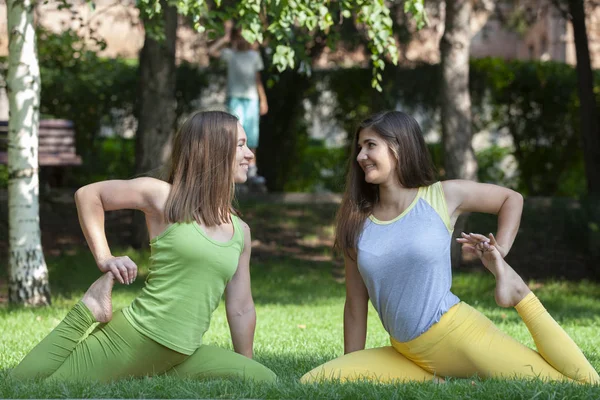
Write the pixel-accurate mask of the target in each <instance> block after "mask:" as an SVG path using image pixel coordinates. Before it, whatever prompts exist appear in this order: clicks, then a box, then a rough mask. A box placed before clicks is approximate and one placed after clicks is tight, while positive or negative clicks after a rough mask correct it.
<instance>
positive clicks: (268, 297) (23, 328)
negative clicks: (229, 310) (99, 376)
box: [0, 207, 600, 400]
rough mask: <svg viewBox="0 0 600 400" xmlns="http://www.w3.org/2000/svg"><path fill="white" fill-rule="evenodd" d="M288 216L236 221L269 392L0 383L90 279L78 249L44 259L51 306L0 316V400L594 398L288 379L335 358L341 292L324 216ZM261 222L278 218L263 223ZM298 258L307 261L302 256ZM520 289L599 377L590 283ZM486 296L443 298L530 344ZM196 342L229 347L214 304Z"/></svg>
mask: <svg viewBox="0 0 600 400" xmlns="http://www.w3.org/2000/svg"><path fill="white" fill-rule="evenodd" d="M290 210H291V211H290ZM279 211H281V212H279ZM288 211H289V213H288V214H285V213H284V212H283V211H282V210H281V209H279V210H278V211H276V212H273V210H272V209H271V208H266V207H265V208H261V207H254V208H253V209H252V212H248V213H247V215H246V220H247V221H249V222H250V223H251V226H252V227H253V233H254V238H255V239H256V238H258V240H259V241H260V242H261V243H259V244H257V246H256V247H257V251H256V254H255V257H254V259H253V262H252V284H253V293H254V300H255V303H256V309H257V315H258V323H257V330H256V337H255V348H254V350H255V358H256V360H257V361H259V362H261V363H263V364H265V365H266V366H268V367H269V368H271V369H272V370H273V371H275V372H276V373H277V374H278V376H279V378H280V380H279V382H278V383H277V384H275V385H267V384H254V383H252V382H239V381H228V380H224V381H219V380H205V381H193V380H179V379H177V380H176V379H173V378H165V377H153V378H143V379H127V380H123V381H119V382H116V383H112V384H96V383H91V384H90V383H84V382H80V383H68V384H67V383H48V382H43V381H39V380H38V381H30V382H22V383H21V382H15V381H12V380H11V379H9V378H7V377H6V376H7V373H8V371H9V370H10V369H11V368H12V367H14V366H15V365H16V364H17V363H18V362H19V361H20V360H21V359H22V358H23V356H24V355H25V354H26V353H27V352H28V351H30V350H31V349H32V347H33V346H34V345H35V344H36V343H37V342H39V341H40V340H41V339H42V338H43V337H44V336H45V335H46V334H47V333H48V332H49V331H51V330H52V328H53V327H54V326H55V325H56V324H57V323H58V322H59V321H60V319H61V318H62V317H63V316H64V315H65V314H66V313H67V311H68V310H69V308H70V307H71V306H72V305H73V304H74V303H75V302H76V301H77V300H78V299H79V298H80V297H81V296H82V294H83V292H84V291H85V290H86V288H87V287H88V286H89V285H90V284H91V283H92V282H93V280H94V279H95V278H96V277H97V276H98V273H97V270H96V269H95V265H94V263H93V259H92V257H91V255H89V254H88V253H87V252H85V251H84V250H79V251H75V253H74V254H71V255H65V254H63V255H62V256H60V257H56V258H48V259H47V262H48V265H49V268H50V274H51V280H52V288H53V305H52V307H47V308H42V309H24V308H8V307H0V321H2V322H1V324H0V398H33V397H35V398H311V399H312V398H331V399H346V398H347V399H355V398H377V399H379V398H381V399H427V400H430V399H456V398H461V399H462V398H465V399H469V398H476V399H480V398H485V399H512V398H519V399H521V398H536V399H563V398H569V399H575V398H578V399H598V398H600V387H599V386H594V387H592V386H583V385H574V384H567V383H551V384H548V383H542V382H539V381H501V380H488V381H481V380H478V379H466V380H461V379H451V380H449V381H448V383H447V384H443V385H439V384H431V383H420V384H416V383H415V384H402V385H381V384H369V383H365V382H361V383H353V384H340V383H328V384H315V385H301V384H300V383H298V379H299V378H300V377H301V376H302V375H303V374H304V373H305V372H307V371H309V370H310V369H312V368H314V367H315V366H317V365H319V364H321V363H323V362H326V361H328V360H330V359H332V358H334V357H337V356H339V355H341V354H342V352H343V334H342V309H343V304H344V284H343V282H342V280H341V279H340V264H339V262H337V261H335V260H332V259H331V257H330V253H331V251H330V250H329V249H328V246H325V245H322V243H321V244H319V243H317V242H319V240H320V239H322V240H325V241H326V238H327V237H330V235H331V227H330V225H328V224H327V223H326V222H327V221H330V219H327V218H325V220H323V219H321V220H320V219H319V218H317V217H315V214H314V213H313V212H311V211H310V208H304V207H297V208H293V207H292V208H290V209H288ZM325 212H326V214H327V215H331V209H327V208H326V211H325ZM268 214H271V215H278V216H277V217H276V218H275V217H273V218H269V217H268ZM286 215H287V216H286ZM319 221H320V223H319ZM324 221H325V222H324ZM290 226H291V227H292V228H290ZM292 231H293V232H292ZM286 232H287V233H286ZM283 233H286V234H287V235H288V236H285V235H284V234H283ZM292 233H293V234H292ZM269 235H273V236H277V237H279V238H285V239H281V240H280V242H279V245H278V246H270V245H269V243H270V239H269V237H270V236H269ZM328 235H329V236H328ZM294 237H295V238H296V239H293V240H292V238H294ZM323 238H325V239H323ZM294 246H295V247H294ZM290 249H291V250H290ZM294 249H301V250H302V251H293V250H294ZM126 253H127V254H128V255H129V256H130V257H131V258H132V259H133V260H134V261H136V262H137V263H138V266H139V267H140V273H141V274H142V275H143V274H145V273H146V271H147V261H146V260H147V256H148V254H147V253H144V252H136V251H132V250H128V251H126ZM307 254H308V255H309V256H310V257H312V258H309V259H307V258H306V255H307ZM142 282H143V279H138V280H137V282H136V283H135V284H134V285H132V286H131V287H124V286H120V285H117V286H116V287H115V290H114V297H113V299H114V304H115V308H120V307H123V306H125V305H127V304H128V303H129V302H130V301H131V300H132V299H133V298H134V297H135V295H136V294H137V293H138V291H139V290H140V289H141V287H142ZM530 284H532V285H533V287H535V290H536V293H537V295H538V296H539V297H540V299H541V300H542V302H543V303H544V304H545V305H546V307H547V308H548V309H549V311H550V312H551V314H552V315H553V316H554V317H555V318H556V320H557V321H558V322H559V323H560V324H561V325H562V326H563V327H564V328H565V330H566V331H567V332H568V333H569V334H570V335H571V336H572V337H573V338H574V339H575V341H576V342H577V343H578V344H579V345H580V347H581V348H582V349H583V351H584V353H585V355H586V356H587V357H588V359H589V360H590V362H591V363H592V365H593V366H594V367H595V368H596V369H597V370H599V369H600V301H599V299H600V285H599V284H597V283H592V282H586V281H582V282H560V281H550V282H530ZM493 288H494V280H493V277H492V276H491V275H489V274H486V273H484V272H483V271H482V272H480V273H479V272H472V273H459V274H455V278H454V288H453V290H454V292H455V293H456V294H457V295H458V296H459V297H460V298H461V299H462V300H464V301H466V302H468V303H469V304H471V305H473V306H474V307H476V308H477V309H479V310H480V311H482V312H483V313H484V314H485V315H487V316H488V317H489V318H491V319H492V320H493V321H494V322H495V323H496V324H497V325H498V326H499V327H500V328H501V329H502V330H504V331H506V332H507V333H509V334H510V335H512V336H513V337H515V338H517V339H518V340H519V341H521V342H523V343H525V344H526V345H528V346H531V347H533V346H534V345H533V341H532V339H531V337H530V336H529V334H528V332H527V330H526V328H525V326H524V324H523V323H522V322H521V320H520V319H519V317H518V315H517V313H516V312H515V311H514V310H512V309H510V310H507V309H501V308H498V307H497V306H496V305H495V303H494V299H493ZM205 342H206V343H210V344H215V345H219V346H223V347H226V348H231V343H230V336H229V329H228V326H227V323H226V318H225V312H224V307H223V304H221V306H220V307H219V308H218V309H217V311H216V312H215V314H214V316H213V320H212V325H211V329H210V330H209V332H208V333H207V334H206V336H205ZM387 345H389V339H388V335H387V334H386V333H385V331H384V330H383V328H382V326H381V323H380V322H379V320H378V318H377V315H376V313H375V312H374V310H373V309H372V308H371V309H370V311H369V326H368V338H367V347H376V346H387Z"/></svg>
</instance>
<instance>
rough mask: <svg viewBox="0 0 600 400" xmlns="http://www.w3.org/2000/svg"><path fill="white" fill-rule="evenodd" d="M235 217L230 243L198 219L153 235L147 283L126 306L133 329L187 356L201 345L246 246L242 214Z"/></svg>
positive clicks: (127, 316)
mask: <svg viewBox="0 0 600 400" xmlns="http://www.w3.org/2000/svg"><path fill="white" fill-rule="evenodd" d="M231 218H232V220H233V226H234V233H233V236H232V237H231V239H230V240H229V241H227V242H219V241H215V240H213V239H211V238H210V237H209V236H208V235H207V234H206V233H205V232H204V231H203V229H202V228H201V227H200V226H199V225H198V224H197V223H196V222H191V223H175V224H172V225H170V226H169V227H168V228H167V229H166V230H165V231H164V232H163V233H161V234H160V235H159V236H157V237H155V238H154V239H152V241H151V242H150V247H151V251H152V254H151V257H150V262H151V263H150V270H149V272H148V277H147V278H146V285H145V287H144V289H143V290H142V293H141V294H140V295H139V296H138V297H137V298H136V299H135V300H134V301H133V302H132V303H131V305H129V306H128V307H126V308H125V309H124V310H123V313H124V315H125V318H127V320H128V321H129V322H130V323H131V324H132V325H133V327H134V328H136V329H137V330H138V331H139V332H141V333H143V334H144V335H146V336H148V337H149V338H151V339H153V340H155V341H156V342H158V343H160V344H162V345H163V346H166V347H168V348H170V349H172V350H175V351H178V352H180V353H183V354H187V355H190V354H192V353H193V352H194V351H195V350H196V349H197V348H198V347H200V345H201V344H202V336H203V335H204V333H205V332H206V331H207V330H208V328H209V325H210V320H211V316H212V313H213V312H214V310H215V309H216V308H217V306H218V305H219V302H220V300H221V297H222V295H223V293H224V291H225V286H226V285H227V283H228V282H229V281H230V280H231V278H232V276H233V274H234V273H235V272H236V270H237V266H238V261H239V258H240V254H241V253H242V250H243V248H244V235H243V232H242V229H241V227H240V224H239V222H238V218H237V217H236V216H234V215H232V216H231Z"/></svg>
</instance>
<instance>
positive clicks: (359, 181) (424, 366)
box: [302, 111, 600, 383]
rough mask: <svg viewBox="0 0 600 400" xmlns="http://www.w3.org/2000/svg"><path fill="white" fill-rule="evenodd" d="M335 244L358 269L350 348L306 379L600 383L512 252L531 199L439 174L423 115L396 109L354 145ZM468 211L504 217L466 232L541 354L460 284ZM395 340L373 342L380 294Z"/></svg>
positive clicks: (352, 270)
mask: <svg viewBox="0 0 600 400" xmlns="http://www.w3.org/2000/svg"><path fill="white" fill-rule="evenodd" d="M352 147H353V151H352V156H351V157H352V158H351V160H350V169H349V172H348V178H347V182H346V190H345V193H344V197H343V200H342V204H341V207H340V210H339V212H338V218H337V227H336V239H335V247H336V248H337V249H338V250H341V251H343V253H344V258H345V268H346V304H345V307H344V353H345V355H344V356H342V357H339V358H337V359H335V360H332V361H330V362H328V363H326V364H324V365H321V366H319V367H317V368H315V369H313V370H312V371H310V372H308V373H307V374H306V375H304V376H303V377H302V381H303V382H312V381H315V380H328V379H341V380H357V379H361V380H362V379H367V380H374V381H379V382H390V381H426V380H437V381H442V380H443V378H444V377H458V378H467V377H471V376H473V375H477V376H479V377H481V378H484V379H485V378H499V377H501V378H507V379H509V378H541V379H543V380H572V381H576V382H581V383H600V378H599V376H598V373H597V372H596V371H595V370H594V368H593V367H592V366H591V365H590V363H589V362H588V361H587V359H586V358H585V356H584V355H583V353H582V352H581V350H580V349H579V348H578V347H577V345H576V344H575V343H574V342H573V340H571V338H570V337H569V336H568V335H567V334H566V333H565V331H564V330H563V329H562V328H561V327H560V326H559V325H558V324H557V323H556V322H555V321H554V319H553V318H552V317H551V316H550V314H549V313H548V312H547V311H546V310H545V308H544V307H543V306H542V304H541V303H540V301H539V300H538V298H537V297H536V296H535V295H534V294H533V293H532V292H531V290H530V289H529V288H528V287H527V285H526V284H525V282H524V281H523V280H522V279H521V278H520V277H519V275H518V274H517V273H516V272H515V271H514V270H513V269H512V268H511V267H510V266H509V265H508V264H507V263H506V262H505V261H504V257H505V256H506V254H507V253H508V252H509V250H510V248H511V246H512V244H513V241H514V239H515V236H516V234H517V231H518V228H519V223H520V219H521V212H522V208H523V197H522V196H521V195H520V194H519V193H517V192H514V191H512V190H510V189H507V188H503V187H500V186H496V185H490V184H481V183H476V182H471V181H467V180H448V181H444V182H436V180H435V174H434V168H433V164H432V162H431V157H430V155H429V152H428V150H427V146H426V145H425V141H424V140H423V135H422V133H421V129H420V127H419V125H418V123H417V122H416V121H415V120H414V119H413V118H412V117H410V116H409V115H407V114H405V113H403V112H398V111H386V112H382V113H379V114H376V115H374V116H372V117H371V118H369V119H367V120H365V121H363V122H362V124H361V125H360V126H359V128H358V130H357V132H356V135H355V138H354V142H353V144H352ZM463 212H483V213H490V214H496V215H498V230H497V234H496V236H494V235H492V234H490V235H489V236H488V237H486V236H483V235H479V234H468V235H467V234H464V233H463V234H462V237H461V238H459V239H457V240H458V241H459V242H460V243H462V244H463V248H464V249H465V250H466V251H470V252H473V253H474V254H476V255H477V256H479V258H480V259H481V260H482V262H483V264H484V266H485V267H486V268H487V269H488V270H490V272H492V273H493V274H494V276H495V278H496V291H495V297H496V302H497V303H498V305H499V306H501V307H515V309H516V310H517V312H518V313H519V315H520V316H521V318H522V319H523V322H524V323H525V324H526V326H527V328H528V329H529V331H530V333H531V335H532V337H533V339H534V341H535V344H536V347H537V350H538V351H534V350H532V349H530V348H528V347H526V346H524V345H523V344H521V343H519V342H517V341H516V340H515V339H513V338H511V337H509V336H508V335H506V334H505V333H503V332H502V331H500V330H499V329H498V328H497V327H496V326H494V324H493V323H492V322H491V321H490V320H489V319H487V318H486V317H485V316H484V315H482V314H481V313H480V312H478V311H477V310H475V309H473V308H472V307H470V306H469V305H467V304H465V303H464V302H461V301H460V300H459V299H458V297H456V296H455V295H454V294H453V293H452V292H451V290H450V289H451V284H452V271H451V262H450V247H451V246H450V245H451V240H452V232H453V229H454V223H455V222H456V219H457V218H458V216H459V215H460V214H461V213H463ZM369 299H371V302H372V303H373V306H374V308H375V309H376V310H377V313H378V314H379V318H380V319H381V322H382V324H383V326H384V328H385V329H386V331H387V332H388V333H389V335H390V342H391V346H388V347H382V348H376V349H368V350H365V349H364V348H365V340H366V331H367V310H368V300H369Z"/></svg>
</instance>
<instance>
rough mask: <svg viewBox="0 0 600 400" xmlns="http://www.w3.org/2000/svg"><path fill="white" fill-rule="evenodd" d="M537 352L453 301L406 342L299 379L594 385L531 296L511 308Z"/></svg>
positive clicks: (587, 368)
mask: <svg viewBox="0 0 600 400" xmlns="http://www.w3.org/2000/svg"><path fill="white" fill-rule="evenodd" d="M515 308H516V309H517V312H518V313H519V315H520V316H521V318H522V319H523V321H524V322H525V325H526V326H527V328H528V329H529V332H530V333H531V335H532V337H533V340H534V342H535V345H536V347H537V349H538V351H537V352H536V351H534V350H531V349H530V348H529V347H527V346H525V345H523V344H521V343H519V342H517V341H516V340H515V339H513V338H512V337H510V336H508V335H507V334H505V333H503V332H502V331H501V330H499V329H498V328H497V327H496V326H495V325H494V324H493V323H492V321H490V320H489V319H488V318H486V317H485V316H484V315H483V314H481V313H480V312H479V311H477V310H475V309H474V308H472V307H471V306H469V305H468V304H465V303H459V304H457V305H455V306H454V307H452V308H451V309H450V310H448V312H447V313H446V314H444V315H443V316H442V318H441V319H440V321H439V322H438V323H436V324H435V325H433V326H432V327H431V328H430V329H429V330H428V331H427V332H425V333H424V334H422V335H421V336H419V337H417V338H416V339H413V340H411V341H409V342H404V343H400V342H397V341H396V340H394V339H391V342H392V346H388V347H381V348H376V349H369V350H361V351H356V352H353V353H349V354H346V355H344V356H342V357H339V358H336V359H335V360H332V361H329V362H327V363H325V364H323V365H321V366H319V367H317V368H315V369H313V370H312V371H310V372H308V373H307V374H306V375H304V376H303V377H302V379H301V381H302V382H305V383H308V382H313V381H321V380H329V379H340V380H343V381H352V380H359V379H365V380H376V381H379V382H390V381H429V380H435V379H437V377H457V378H468V377H472V376H475V375H477V376H479V377H481V378H483V379H485V378H507V379H510V378H517V379H518V378H536V377H537V378H540V379H544V380H574V381H577V382H581V383H595V384H598V383H600V377H599V376H598V373H597V372H596V371H595V370H594V368H593V367H592V366H591V365H590V363H589V362H588V361H587V359H586V358H585V356H584V355H583V353H582V352H581V350H580V349H579V348H578V347H577V345H576V344H575V342H573V340H572V339H571V338H570V337H569V336H568V335H567V333H566V332H565V331H564V330H563V329H562V328H561V327H560V326H559V325H558V324H557V323H556V321H555V320H554V319H553V318H552V317H551V316H550V314H549V313H548V311H546V309H545V308H544V306H543V305H542V304H541V303H540V301H539V300H538V298H537V297H536V296H535V295H534V294H533V293H530V294H528V295H527V296H526V297H525V298H524V299H523V300H521V301H520V302H519V304H517V306H516V307H515Z"/></svg>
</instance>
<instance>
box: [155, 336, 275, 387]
mask: <svg viewBox="0 0 600 400" xmlns="http://www.w3.org/2000/svg"><path fill="white" fill-rule="evenodd" d="M166 375H170V376H179V377H184V378H192V379H198V378H241V379H252V380H255V381H262V382H269V383H271V382H275V380H276V379H277V375H275V373H274V372H273V371H271V370H270V369H269V368H267V367H265V366H264V365H262V364H260V363H258V362H256V361H254V360H252V359H250V358H248V357H244V356H242V355H241V354H238V353H235V352H233V351H230V350H227V349H223V348H220V347H216V346H209V345H202V346H200V347H199V348H198V349H197V350H196V351H195V352H194V354H192V355H191V356H189V357H188V358H187V359H186V360H185V361H183V362H182V363H180V364H178V365H176V366H174V367H173V368H172V369H170V370H169V371H167V373H166Z"/></svg>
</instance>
